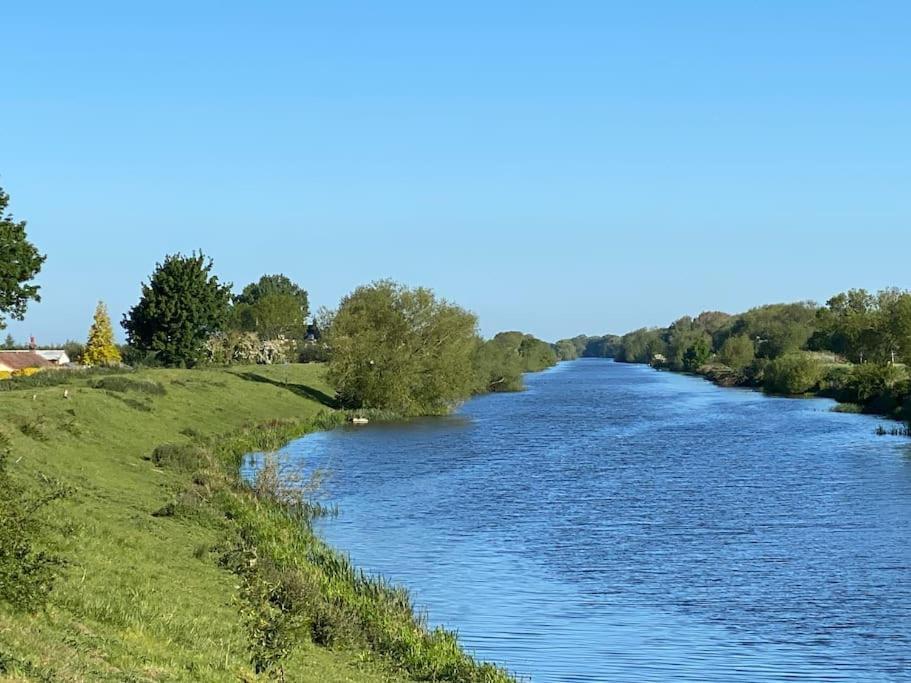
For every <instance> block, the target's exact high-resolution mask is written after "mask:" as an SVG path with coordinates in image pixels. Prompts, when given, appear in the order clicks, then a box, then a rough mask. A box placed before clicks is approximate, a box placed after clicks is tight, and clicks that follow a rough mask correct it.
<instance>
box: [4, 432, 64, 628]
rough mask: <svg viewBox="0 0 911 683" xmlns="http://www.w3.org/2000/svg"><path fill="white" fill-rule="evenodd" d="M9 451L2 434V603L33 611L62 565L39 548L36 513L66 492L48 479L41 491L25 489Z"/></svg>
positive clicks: (51, 584) (46, 593)
mask: <svg viewBox="0 0 911 683" xmlns="http://www.w3.org/2000/svg"><path fill="white" fill-rule="evenodd" d="M9 453H10V449H9V438H8V437H7V436H6V435H5V434H2V433H0V602H2V603H6V604H8V605H10V606H11V607H12V608H13V609H17V610H25V611H33V610H35V609H38V608H40V607H41V606H42V605H43V604H44V603H45V601H46V600H47V596H48V593H50V591H51V589H52V587H53V583H54V579H55V578H56V575H57V571H58V569H59V567H60V565H61V564H62V563H61V561H60V560H59V558H57V557H56V556H54V555H52V554H50V553H48V552H47V551H45V550H39V549H38V548H37V545H38V536H39V532H40V524H39V520H38V517H37V515H38V513H39V511H41V510H42V508H44V507H46V506H47V505H49V504H50V503H51V502H53V501H54V500H57V499H58V498H61V497H63V495H65V493H66V491H65V490H64V489H63V488H62V487H61V486H60V485H59V484H56V483H55V482H48V483H47V485H46V488H45V490H44V491H42V492H40V493H38V494H29V493H26V492H24V491H23V489H22V487H21V486H18V485H17V484H16V483H15V482H13V481H12V479H11V477H10V475H9V472H8V464H7V461H8V458H9Z"/></svg>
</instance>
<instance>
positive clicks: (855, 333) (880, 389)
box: [559, 288, 911, 420]
mask: <svg viewBox="0 0 911 683" xmlns="http://www.w3.org/2000/svg"><path fill="white" fill-rule="evenodd" d="M577 339H580V338H577ZM559 344H561V345H562V344H563V342H559ZM576 348H578V347H576ZM592 355H602V356H605V357H607V356H610V357H613V358H614V359H615V360H617V361H619V362H627V363H649V364H651V365H653V366H655V367H658V368H667V369H670V370H675V371H681V372H693V373H698V374H701V375H703V376H705V377H707V378H709V379H711V380H713V381H715V382H717V383H719V384H723V385H728V386H750V387H759V388H762V389H764V390H765V391H768V392H770V393H776V394H786V395H798V394H817V395H821V396H828V397H831V398H834V399H836V400H838V401H840V402H843V403H846V404H852V405H854V406H857V407H858V408H857V409H859V410H862V411H866V412H871V413H878V414H882V415H886V416H889V417H893V418H897V419H904V420H908V419H911V376H909V372H908V369H907V364H908V363H911V293H909V292H908V291H904V290H899V289H895V288H891V289H885V290H882V291H880V292H878V293H876V294H873V293H870V292H867V291H865V290H863V289H852V290H849V291H847V292H843V293H840V294H836V295H835V296H833V297H831V298H830V299H829V300H828V301H827V302H826V304H825V305H824V306H818V305H816V304H814V303H813V302H809V301H803V302H796V303H788V304H770V305H767V306H759V307H757V308H753V309H750V310H749V311H746V312H745V313H740V314H736V315H729V314H727V313H721V312H718V311H708V312H703V313H700V314H699V315H698V316H696V317H689V316H685V317H683V318H680V319H679V320H676V321H674V322H673V323H671V324H670V325H668V326H667V327H656V328H642V329H638V330H634V331H633V332H630V333H628V334H626V335H623V336H622V337H619V338H615V339H614V340H612V343H611V344H610V347H609V348H607V347H606V348H605V350H604V353H600V354H592Z"/></svg>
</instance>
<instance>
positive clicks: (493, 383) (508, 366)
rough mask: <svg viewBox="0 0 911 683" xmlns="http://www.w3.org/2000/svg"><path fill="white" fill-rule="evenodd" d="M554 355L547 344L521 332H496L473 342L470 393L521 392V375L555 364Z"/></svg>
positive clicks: (555, 355)
mask: <svg viewBox="0 0 911 683" xmlns="http://www.w3.org/2000/svg"><path fill="white" fill-rule="evenodd" d="M556 363H557V354H556V352H555V351H554V349H553V347H552V346H551V345H550V344H548V343H547V342H544V341H541V340H540V339H538V338H536V337H534V336H532V335H530V334H524V333H522V332H500V333H499V334H497V335H496V336H494V338H493V339H489V340H487V341H482V340H480V339H478V340H477V345H476V348H475V351H474V355H473V359H472V365H473V367H474V376H475V381H474V393H476V394H483V393H486V392H488V391H494V392H500V391H521V390H522V388H523V386H524V385H523V383H522V374H523V373H526V372H540V371H541V370H545V369H547V368H549V367H552V366H554V365H556Z"/></svg>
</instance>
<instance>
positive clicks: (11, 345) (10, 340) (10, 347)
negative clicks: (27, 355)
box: [3, 334, 16, 351]
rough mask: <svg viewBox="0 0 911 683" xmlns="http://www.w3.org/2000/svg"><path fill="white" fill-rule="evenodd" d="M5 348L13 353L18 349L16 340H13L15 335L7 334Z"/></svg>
mask: <svg viewBox="0 0 911 683" xmlns="http://www.w3.org/2000/svg"><path fill="white" fill-rule="evenodd" d="M3 348H4V349H5V350H6V351H12V350H13V349H15V348H16V340H15V339H13V335H11V334H7V335H6V339H4V340H3Z"/></svg>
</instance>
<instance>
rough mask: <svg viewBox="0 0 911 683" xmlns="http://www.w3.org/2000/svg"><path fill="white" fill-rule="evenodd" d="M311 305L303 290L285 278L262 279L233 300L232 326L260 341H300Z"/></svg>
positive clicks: (304, 332) (267, 277)
mask: <svg viewBox="0 0 911 683" xmlns="http://www.w3.org/2000/svg"><path fill="white" fill-rule="evenodd" d="M308 315H310V303H309V299H308V296H307V292H306V290H304V289H303V288H302V287H300V286H299V285H297V284H295V283H294V282H292V281H291V280H290V279H289V278H288V277H286V276H285V275H263V276H262V277H261V278H260V279H259V280H258V281H257V282H252V283H250V284H249V285H247V286H246V287H244V289H243V291H242V292H241V293H240V294H238V295H237V296H236V297H234V309H233V315H232V318H233V320H232V326H233V327H234V328H235V329H238V330H242V331H244V332H256V334H257V335H259V337H260V338H262V339H277V338H279V337H285V338H287V339H298V340H299V339H303V338H304V337H305V336H306V334H307V316H308Z"/></svg>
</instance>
